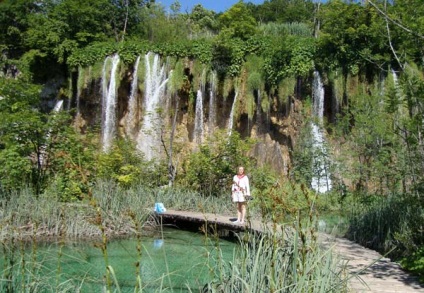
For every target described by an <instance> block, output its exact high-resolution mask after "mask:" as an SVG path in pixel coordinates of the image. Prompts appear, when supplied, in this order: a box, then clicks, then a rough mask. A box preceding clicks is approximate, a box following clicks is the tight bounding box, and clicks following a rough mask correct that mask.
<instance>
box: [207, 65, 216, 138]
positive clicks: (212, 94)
mask: <svg viewBox="0 0 424 293" xmlns="http://www.w3.org/2000/svg"><path fill="white" fill-rule="evenodd" d="M215 91H216V73H215V72H212V73H211V80H210V89H209V124H208V125H209V135H211V134H212V132H213V129H214V127H215V123H216V108H215Z"/></svg>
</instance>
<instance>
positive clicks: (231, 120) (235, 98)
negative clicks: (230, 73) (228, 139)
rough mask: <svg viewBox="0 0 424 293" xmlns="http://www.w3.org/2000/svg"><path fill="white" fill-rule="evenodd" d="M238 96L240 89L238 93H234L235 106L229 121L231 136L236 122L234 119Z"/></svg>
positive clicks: (232, 108) (229, 134)
mask: <svg viewBox="0 0 424 293" xmlns="http://www.w3.org/2000/svg"><path fill="white" fill-rule="evenodd" d="M237 96H238V91H236V94H235V95H234V101H233V106H232V107H231V112H230V120H229V121H228V136H231V134H232V133H233V123H234V122H233V121H234V112H235V108H236V105H237V104H236V102H237Z"/></svg>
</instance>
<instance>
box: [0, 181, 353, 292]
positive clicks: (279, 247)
mask: <svg viewBox="0 0 424 293" xmlns="http://www.w3.org/2000/svg"><path fill="white" fill-rule="evenodd" d="M57 198H59V197H58V196H57V195H55V194H52V193H46V194H43V195H40V196H39V197H38V198H37V199H36V198H35V195H34V194H33V193H32V192H31V191H30V190H29V189H23V190H22V191H21V192H19V193H15V194H12V195H11V196H10V198H8V199H5V198H3V199H2V201H1V203H0V214H1V215H2V217H1V222H0V223H1V245H2V251H3V253H2V256H3V260H2V263H3V268H2V270H1V272H0V275H1V281H0V291H1V292H79V290H81V288H83V284H84V283H85V282H88V281H89V280H88V279H81V280H67V279H66V278H65V279H64V275H63V273H62V256H63V255H62V253H63V252H62V249H61V248H62V246H63V245H64V243H65V239H67V238H86V237H90V239H91V237H95V238H96V239H100V240H101V241H100V242H98V241H97V242H96V243H97V244H96V246H97V247H99V248H100V249H101V252H102V255H103V257H104V279H102V280H97V281H96V282H99V283H100V284H103V288H104V291H105V292H122V289H121V286H120V284H119V280H117V279H116V276H115V272H114V268H113V267H112V266H111V265H110V264H109V261H108V249H109V248H108V242H109V240H110V238H111V237H113V236H119V235H128V234H131V235H136V237H137V246H136V250H137V251H136V255H137V259H136V260H135V263H134V268H133V270H135V271H136V272H137V273H136V274H134V290H133V292H145V291H146V290H147V287H146V286H151V284H146V283H145V282H144V281H143V279H142V276H141V274H140V273H139V267H140V264H141V263H142V262H143V260H145V258H146V257H147V258H148V257H149V256H148V255H147V256H144V255H142V252H141V251H142V249H141V248H142V245H143V244H142V240H141V234H142V233H144V234H145V233H146V231H148V230H149V229H151V227H154V226H156V227H158V226H160V223H156V220H155V218H154V217H152V215H151V214H152V213H151V212H152V209H153V206H154V203H155V202H163V203H164V204H165V206H166V207H168V208H173V209H177V210H178V209H181V210H195V211H200V212H205V213H219V214H232V213H234V209H235V207H234V206H233V204H232V203H231V202H230V199H229V198H228V197H221V198H220V197H212V196H210V197H202V196H200V195H199V194H197V193H193V192H189V191H183V190H179V191H178V190H172V189H166V188H165V189H151V188H146V187H142V186H138V187H134V188H131V189H124V188H121V187H119V186H117V185H116V184H115V183H112V182H107V181H99V182H97V184H96V186H95V187H94V188H93V193H92V197H91V198H88V199H87V201H86V202H83V203H78V204H65V203H61V202H59V201H58V200H57ZM251 212H252V213H253V214H254V215H255V206H254V205H253V206H252V211H251ZM295 223H296V226H294V227H293V229H292V230H291V231H292V233H290V237H289V236H287V233H281V232H282V230H278V229H277V228H276V227H277V225H274V226H273V229H272V230H267V231H265V233H263V234H262V235H259V236H258V235H254V234H251V233H244V234H242V235H241V236H240V246H239V248H238V249H236V250H235V251H234V255H233V259H232V260H231V261H226V260H225V259H224V258H223V257H222V251H221V248H220V247H219V242H218V237H219V236H218V234H216V235H212V236H211V235H210V234H209V235H206V236H205V237H207V238H210V237H212V238H210V239H209V240H208V241H215V243H216V245H215V248H214V253H210V252H208V256H209V262H208V266H209V271H210V274H211V278H210V279H211V281H210V282H209V283H208V284H206V285H205V287H204V291H203V292H264V291H265V292H344V291H346V280H345V278H344V276H345V272H344V267H343V266H342V265H341V263H340V261H339V260H338V259H337V258H336V257H335V256H334V255H333V253H332V251H331V250H324V249H322V248H321V247H320V246H319V243H318V241H317V235H316V232H315V227H316V223H315V222H314V220H313V218H312V217H311V218H310V220H309V221H306V224H305V222H304V221H301V220H300V219H299V218H297V221H295ZM301 223H302V224H301ZM46 237H54V238H53V239H55V241H58V240H59V249H58V250H57V252H56V253H57V255H56V258H55V259H56V262H57V265H56V266H54V268H52V269H51V274H49V275H48V276H47V275H45V274H44V273H41V272H42V271H43V270H42V269H45V267H44V266H45V263H46V262H47V261H49V260H48V259H47V258H42V257H41V258H40V254H39V252H38V244H37V241H38V240H40V239H43V240H45V239H46ZM28 244H30V245H29V246H28ZM28 247H29V248H30V253H28ZM164 253H166V252H164ZM167 261H169V259H168V260H167ZM170 274H172V273H171V272H169V271H166V272H163V275H162V277H161V279H160V280H157V282H156V284H157V283H160V284H161V285H158V286H159V287H158V288H156V289H155V292H165V291H167V292H168V291H169V290H170V288H172V281H171V278H170ZM87 278H88V277H87ZM187 290H188V291H191V290H192V289H191V288H188V289H187ZM171 291H173V290H172V289H171Z"/></svg>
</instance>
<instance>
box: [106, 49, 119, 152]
mask: <svg viewBox="0 0 424 293" xmlns="http://www.w3.org/2000/svg"><path fill="white" fill-rule="evenodd" d="M109 58H110V57H107V58H106V60H105V64H104V66H103V79H102V91H103V107H102V109H103V115H102V117H104V120H103V125H102V146H103V151H104V152H108V151H109V150H110V148H111V146H112V141H113V139H114V136H115V133H116V104H117V95H116V74H117V69H118V64H119V55H114V56H113V58H112V68H111V71H110V80H109V86H107V81H106V76H107V74H106V68H107V66H106V62H108V59H109Z"/></svg>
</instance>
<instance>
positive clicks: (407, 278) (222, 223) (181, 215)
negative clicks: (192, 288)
mask: <svg viewBox="0 0 424 293" xmlns="http://www.w3.org/2000/svg"><path fill="white" fill-rule="evenodd" d="M159 215H160V216H161V219H162V221H163V222H164V223H176V222H178V223H184V222H186V223H193V224H203V223H205V222H207V223H208V224H210V225H216V226H219V227H220V228H221V229H222V228H224V229H227V230H232V231H243V230H245V229H246V227H245V226H242V225H240V224H234V223H233V221H234V220H235V219H234V218H233V217H231V216H225V215H218V214H207V213H196V212H188V211H173V210H168V211H166V212H165V213H161V214H159ZM250 225H251V226H250V229H251V230H253V231H256V232H263V231H265V230H269V229H273V228H274V227H272V225H269V224H267V225H265V224H264V223H262V222H260V221H257V220H252V221H251V222H250ZM180 228H184V227H182V226H181V227H180ZM280 231H281V230H280ZM319 238H320V241H321V243H322V244H323V245H325V246H327V247H330V246H331V247H333V250H334V251H335V253H337V254H339V255H340V256H341V258H342V259H343V260H345V261H346V262H347V267H348V269H349V271H350V273H351V274H356V275H358V276H359V278H356V277H354V278H352V279H351V282H350V286H349V288H350V289H351V292H355V293H368V292H377V293H395V292H399V293H412V292H422V293H424V284H420V283H419V282H418V278H416V277H413V276H411V275H409V274H407V273H406V272H404V271H403V270H402V269H401V268H400V266H399V265H398V264H397V263H394V262H391V261H390V260H389V259H387V258H383V257H382V256H381V255H380V254H379V253H377V252H375V251H373V250H370V249H367V248H365V247H363V246H360V245H358V244H356V243H354V242H352V241H350V240H347V239H345V238H336V237H333V236H331V235H328V234H325V233H320V237H319Z"/></svg>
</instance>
